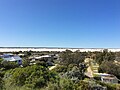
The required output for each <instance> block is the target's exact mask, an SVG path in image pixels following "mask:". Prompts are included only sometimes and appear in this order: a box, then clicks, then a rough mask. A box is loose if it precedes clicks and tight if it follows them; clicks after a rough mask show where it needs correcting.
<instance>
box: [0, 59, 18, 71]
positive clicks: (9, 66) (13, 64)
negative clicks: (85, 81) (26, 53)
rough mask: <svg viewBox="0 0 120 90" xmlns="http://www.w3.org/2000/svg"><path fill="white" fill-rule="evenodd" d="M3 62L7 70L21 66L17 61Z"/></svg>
mask: <svg viewBox="0 0 120 90" xmlns="http://www.w3.org/2000/svg"><path fill="white" fill-rule="evenodd" d="M1 64H2V67H3V68H5V69H6V70H8V69H14V68H16V67H19V65H18V63H17V62H10V61H3V62H2V63H1Z"/></svg>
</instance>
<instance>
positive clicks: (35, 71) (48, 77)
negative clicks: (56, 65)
mask: <svg viewBox="0 0 120 90" xmlns="http://www.w3.org/2000/svg"><path fill="white" fill-rule="evenodd" d="M5 78H6V82H9V83H10V84H9V85H15V86H19V87H22V86H25V87H28V88H42V87H44V86H46V85H47V83H48V82H50V81H51V82H57V79H59V78H58V77H57V74H56V73H55V72H51V71H49V70H48V69H47V68H45V67H43V66H37V65H33V66H28V67H25V68H16V69H13V70H10V71H9V72H8V73H6V75H5Z"/></svg>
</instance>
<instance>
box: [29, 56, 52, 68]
mask: <svg viewBox="0 0 120 90" xmlns="http://www.w3.org/2000/svg"><path fill="white" fill-rule="evenodd" d="M29 59H30V65H32V64H36V62H37V61H41V62H42V61H43V62H46V64H47V65H48V66H53V65H54V63H53V60H54V55H43V56H37V57H30V58H29Z"/></svg>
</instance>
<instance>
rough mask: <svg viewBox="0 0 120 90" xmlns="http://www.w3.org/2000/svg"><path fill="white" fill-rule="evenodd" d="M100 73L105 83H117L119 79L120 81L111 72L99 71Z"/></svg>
mask: <svg viewBox="0 0 120 90" xmlns="http://www.w3.org/2000/svg"><path fill="white" fill-rule="evenodd" d="M98 75H99V76H100V78H101V81H102V82H105V83H115V84H117V83H118V81H119V80H118V78H117V77H116V76H114V75H111V74H106V73H98Z"/></svg>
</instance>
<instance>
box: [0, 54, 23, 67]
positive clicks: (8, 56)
mask: <svg viewBox="0 0 120 90" xmlns="http://www.w3.org/2000/svg"><path fill="white" fill-rule="evenodd" d="M1 58H3V60H5V61H10V62H17V63H18V64H19V65H21V64H22V59H21V58H20V57H19V56H18V55H13V54H4V55H2V56H1Z"/></svg>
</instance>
